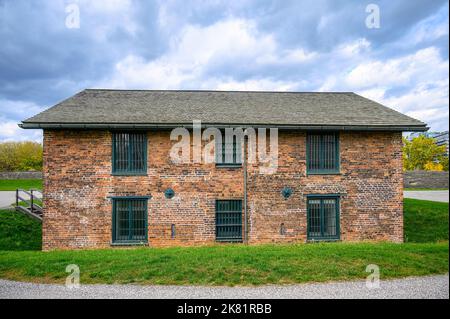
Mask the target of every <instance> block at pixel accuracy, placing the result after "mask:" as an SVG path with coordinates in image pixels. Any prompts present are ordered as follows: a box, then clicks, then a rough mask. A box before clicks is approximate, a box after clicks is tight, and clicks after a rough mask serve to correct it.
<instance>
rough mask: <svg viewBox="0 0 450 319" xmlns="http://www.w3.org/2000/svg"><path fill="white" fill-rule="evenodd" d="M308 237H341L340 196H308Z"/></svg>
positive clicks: (324, 238)
mask: <svg viewBox="0 0 450 319" xmlns="http://www.w3.org/2000/svg"><path fill="white" fill-rule="evenodd" d="M307 201H308V203H307V206H308V214H307V219H308V239H311V240H327V239H330V240H332V239H339V236H340V230H339V197H338V196H334V195H333V196H324V195H320V196H315V195H314V196H308V199H307Z"/></svg>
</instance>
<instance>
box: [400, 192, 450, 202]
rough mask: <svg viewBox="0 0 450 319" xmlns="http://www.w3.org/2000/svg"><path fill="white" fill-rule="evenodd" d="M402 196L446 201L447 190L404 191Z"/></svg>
mask: <svg viewBox="0 0 450 319" xmlns="http://www.w3.org/2000/svg"><path fill="white" fill-rule="evenodd" d="M403 196H404V197H405V198H414V199H422V200H431V201H433V202H445V203H448V191H404V192H403Z"/></svg>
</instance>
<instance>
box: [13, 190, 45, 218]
mask: <svg viewBox="0 0 450 319" xmlns="http://www.w3.org/2000/svg"><path fill="white" fill-rule="evenodd" d="M26 196H28V197H26ZM42 197H43V196H42V192H41V191H39V190H37V189H30V190H29V191H26V190H24V189H20V188H18V189H16V208H19V207H21V208H24V209H27V210H29V211H30V213H31V214H37V215H41V214H42V206H41V205H39V204H38V203H37V201H38V202H40V203H42ZM21 203H25V204H26V207H22V206H21V205H20V204H21Z"/></svg>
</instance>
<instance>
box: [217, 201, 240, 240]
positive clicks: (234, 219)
mask: <svg viewBox="0 0 450 319" xmlns="http://www.w3.org/2000/svg"><path fill="white" fill-rule="evenodd" d="M216 240H217V241H242V201H241V200H217V201H216Z"/></svg>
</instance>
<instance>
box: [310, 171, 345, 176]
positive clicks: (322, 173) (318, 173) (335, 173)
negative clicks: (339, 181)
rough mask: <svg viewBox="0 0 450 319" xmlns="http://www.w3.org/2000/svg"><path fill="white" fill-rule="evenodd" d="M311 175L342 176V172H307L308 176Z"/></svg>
mask: <svg viewBox="0 0 450 319" xmlns="http://www.w3.org/2000/svg"><path fill="white" fill-rule="evenodd" d="M309 175H342V173H341V172H340V171H329V172H307V173H306V176H309Z"/></svg>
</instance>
